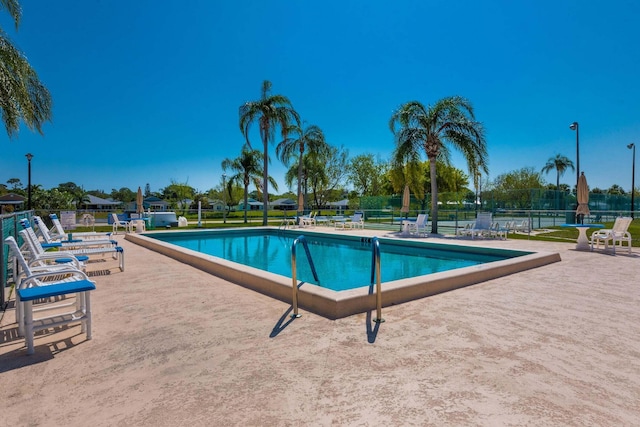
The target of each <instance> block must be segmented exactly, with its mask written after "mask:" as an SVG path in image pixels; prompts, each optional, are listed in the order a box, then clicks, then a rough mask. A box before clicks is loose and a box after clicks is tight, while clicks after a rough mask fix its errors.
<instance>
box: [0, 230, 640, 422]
mask: <svg viewBox="0 0 640 427" xmlns="http://www.w3.org/2000/svg"><path fill="white" fill-rule="evenodd" d="M341 233H342V232H341ZM354 234H359V235H363V236H364V235H369V236H372V235H375V234H379V233H375V232H371V231H369V230H365V231H357V232H354ZM118 239H119V240H120V241H121V244H122V246H123V247H124V248H125V251H126V256H127V269H126V270H125V271H124V272H120V271H119V270H118V268H117V263H115V262H113V263H112V262H111V261H110V260H108V261H107V262H106V263H100V264H99V265H94V266H88V268H89V269H91V268H98V269H100V270H103V269H105V268H110V269H111V274H109V275H104V276H97V277H95V278H94V279H95V280H96V282H97V290H96V291H94V293H93V296H92V307H93V339H92V340H91V341H85V340H84V335H83V334H81V333H80V328H79V327H71V328H68V329H63V330H60V331H58V332H56V333H55V334H43V335H38V336H37V337H36V341H35V343H36V354H35V355H34V356H26V355H25V353H26V350H25V348H24V340H23V339H21V338H19V337H17V336H16V325H15V321H14V312H13V308H9V309H7V311H6V312H5V313H4V315H3V317H2V321H1V322H0V327H1V329H0V330H1V331H2V337H3V339H2V341H1V342H0V384H1V386H0V399H1V400H2V401H3V402H6V403H7V405H6V408H7V410H6V411H3V414H2V417H3V418H2V419H3V423H5V424H6V425H41V426H54V425H67V426H81V425H88V424H90V425H96V426H112V425H127V426H146V425H154V426H175V425H190V426H209V425H260V426H263V425H294V424H299V425H372V426H373V425H384V426H388V425H473V426H477V425H486V426H494V425H558V426H560V425H561V426H583V425H603V426H604V425H607V426H608V425H635V424H637V420H638V419H640V407H639V406H638V404H637V400H638V399H637V397H638V396H640V341H638V339H637V337H638V336H640V313H639V312H638V307H639V306H640V286H638V284H637V278H638V277H639V276H640V256H639V253H638V248H634V253H633V254H632V255H630V256H629V255H627V254H626V253H624V254H623V253H618V255H616V256H612V255H610V254H605V253H602V252H594V253H591V252H578V251H575V250H574V248H575V244H571V243H561V242H557V243H556V242H535V241H523V240H507V241H470V240H469V241H463V244H469V245H480V246H491V247H505V248H508V249H517V250H532V251H536V250H539V251H545V252H558V253H560V255H561V258H562V261H561V262H557V263H553V264H549V265H547V266H544V267H542V268H535V269H531V270H527V271H524V272H521V273H517V274H511V275H508V276H504V277H500V278H496V279H491V280H488V281H486V282H483V283H481V284H478V285H475V286H469V287H466V288H463V289H458V290H454V291H451V292H446V293H441V294H438V295H435V296H432V297H429V298H423V299H419V300H415V301H409V302H407V303H404V304H401V305H396V306H392V307H387V308H384V309H383V313H382V314H383V317H384V318H385V320H386V322H385V323H383V324H374V323H373V322H372V321H371V317H372V316H371V313H364V314H357V315H353V316H349V317H345V318H341V319H338V320H327V319H326V318H324V317H321V316H317V315H315V314H313V313H311V312H308V311H305V310H301V313H302V314H303V316H302V318H300V319H295V320H290V319H289V317H288V315H289V314H290V310H291V306H290V304H288V303H285V302H281V301H279V300H276V299H273V298H271V297H267V296H265V295H262V294H260V293H257V292H254V291H252V290H248V289H245V288H243V287H241V286H237V285H235V284H233V283H230V282H227V281H225V280H223V279H220V278H218V277H215V276H212V275H210V274H208V273H205V272H203V271H201V270H198V269H195V268H193V267H191V266H189V265H186V264H184V263H181V262H178V261H176V260H173V259H170V258H167V257H165V256H163V255H161V254H158V253H155V252H153V251H149V250H147V249H144V248H142V247H140V246H138V245H135V244H132V243H131V242H128V241H126V240H123V239H122V238H121V237H118ZM434 240H435V239H434ZM438 240H442V241H443V242H444V243H455V244H459V243H460V241H459V240H455V239H438ZM105 264H106V266H105ZM374 313H375V311H374ZM34 408H37V410H34Z"/></svg>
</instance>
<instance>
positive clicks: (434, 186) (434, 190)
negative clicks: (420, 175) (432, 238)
mask: <svg viewBox="0 0 640 427" xmlns="http://www.w3.org/2000/svg"><path fill="white" fill-rule="evenodd" d="M429 175H430V176H431V233H432V234H438V182H437V181H436V158H435V157H433V158H431V157H430V158H429Z"/></svg>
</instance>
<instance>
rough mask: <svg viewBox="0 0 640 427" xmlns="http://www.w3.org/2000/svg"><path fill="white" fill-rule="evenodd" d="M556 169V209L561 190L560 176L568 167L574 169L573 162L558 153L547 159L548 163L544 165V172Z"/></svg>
mask: <svg viewBox="0 0 640 427" xmlns="http://www.w3.org/2000/svg"><path fill="white" fill-rule="evenodd" d="M554 169H555V170H556V209H558V203H559V199H558V197H559V195H558V194H559V192H560V177H561V176H562V175H564V173H565V172H566V171H567V169H571V170H572V171H573V170H574V167H573V162H572V161H571V160H570V159H569V158H568V157H566V156H563V155H562V154H556V156H555V157H550V158H549V160H547V164H546V165H544V166H543V168H542V173H549V172H551V171H552V170H554Z"/></svg>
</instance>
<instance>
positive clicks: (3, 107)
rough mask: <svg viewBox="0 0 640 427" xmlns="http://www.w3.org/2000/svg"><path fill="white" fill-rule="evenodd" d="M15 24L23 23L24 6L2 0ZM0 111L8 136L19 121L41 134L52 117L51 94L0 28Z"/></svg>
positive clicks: (18, 127)
mask: <svg viewBox="0 0 640 427" xmlns="http://www.w3.org/2000/svg"><path fill="white" fill-rule="evenodd" d="M0 9H4V10H6V11H7V12H8V13H9V14H10V15H11V17H12V18H13V22H14V24H15V27H16V29H17V28H18V26H19V25H20V17H21V15H22V10H21V8H20V2H19V1H18V0H0ZM0 115H1V116H2V121H3V122H4V126H5V129H6V130H7V134H8V135H9V138H11V137H13V136H15V134H17V133H18V131H19V130H20V122H24V124H25V125H27V127H28V128H29V129H31V130H37V131H38V132H39V133H40V134H42V124H43V123H44V122H45V121H48V120H51V95H50V94H49V91H48V90H47V88H46V87H45V86H44V85H43V84H42V83H41V82H40V79H39V78H38V74H36V72H35V70H34V69H33V68H31V65H29V62H28V61H27V58H26V57H25V55H24V54H23V53H22V52H20V50H19V49H17V48H16V47H15V46H14V45H13V44H12V43H11V40H9V37H8V36H7V34H6V33H5V32H4V31H3V30H2V29H0Z"/></svg>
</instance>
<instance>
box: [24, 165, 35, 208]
mask: <svg viewBox="0 0 640 427" xmlns="http://www.w3.org/2000/svg"><path fill="white" fill-rule="evenodd" d="M25 157H26V158H27V161H28V162H29V168H28V171H27V210H31V159H33V154H31V153H27V154H25Z"/></svg>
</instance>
